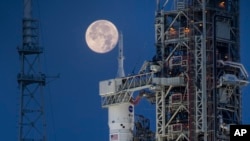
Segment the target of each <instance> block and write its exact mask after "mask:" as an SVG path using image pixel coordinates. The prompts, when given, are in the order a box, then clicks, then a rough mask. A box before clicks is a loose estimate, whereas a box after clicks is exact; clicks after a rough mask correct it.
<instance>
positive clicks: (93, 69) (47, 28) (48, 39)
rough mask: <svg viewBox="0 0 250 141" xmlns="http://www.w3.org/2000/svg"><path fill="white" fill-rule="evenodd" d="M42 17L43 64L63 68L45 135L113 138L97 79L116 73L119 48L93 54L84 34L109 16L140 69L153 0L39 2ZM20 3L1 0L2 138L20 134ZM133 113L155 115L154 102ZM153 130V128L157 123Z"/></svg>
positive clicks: (248, 26)
mask: <svg viewBox="0 0 250 141" xmlns="http://www.w3.org/2000/svg"><path fill="white" fill-rule="evenodd" d="M35 1H36V2H35V9H34V11H35V12H36V14H35V15H37V16H36V18H38V19H39V20H40V22H41V33H40V36H41V45H42V46H43V47H44V48H45V52H44V54H43V55H42V56H41V57H42V60H43V61H42V62H43V64H42V66H43V70H44V72H45V73H46V74H47V75H48V76H54V75H57V74H58V73H60V78H59V79H57V80H55V81H53V82H51V83H49V84H48V85H47V87H46V90H45V103H46V106H45V110H46V120H47V124H48V129H47V132H48V140H53V141H56V140H57V141H69V140H74V141H86V140H93V141H108V132H109V131H108V124H107V122H108V117H107V109H102V108H101V99H100V96H99V81H101V80H106V79H111V78H115V77H116V74H117V56H118V51H117V48H115V49H114V50H112V51H111V52H109V53H106V54H97V53H95V52H93V51H91V50H90V49H89V48H88V47H87V45H86V42H85V38H84V35H85V31H86V29H87V27H88V25H89V24H91V23H92V22H93V21H95V20H99V19H106V20H109V21H111V22H112V23H114V24H115V25H116V27H117V28H118V30H120V31H122V32H123V42H124V55H125V73H126V75H128V74H132V73H137V72H138V70H139V69H140V67H141V65H142V64H143V62H144V60H151V59H152V57H153V55H154V54H155V50H154V13H155V7H156V6H155V1H154V0H137V1H135V0H105V1H103V0H89V1H87V0H43V1H39V4H38V3H37V0H35ZM249 5H250V1H247V0H241V4H240V6H241V10H240V12H241V19H240V25H241V31H240V35H241V55H242V56H241V59H242V63H243V64H244V65H245V67H246V69H247V71H248V72H249V71H250V63H249V62H248V61H249V59H250V57H249V53H250V40H249V39H250V38H249V33H250V16H249V13H250V11H249ZM22 13H23V1H22V0H8V1H3V0H1V1H0V19H1V21H0V37H1V38H0V43H1V44H0V124H1V125H0V139H1V140H8V141H15V140H17V137H18V128H17V127H18V122H17V121H18V117H19V115H18V111H19V105H18V104H19V99H20V96H19V95H20V93H19V89H18V83H17V80H16V79H17V78H16V76H17V73H18V72H19V70H20V61H19V55H18V53H17V49H16V48H17V46H18V45H19V46H20V45H21V44H22V33H21V31H22V21H21V20H22V16H23V15H22ZM242 97H243V123H245V124H246V123H248V124H250V110H249V109H250V104H249V100H250V86H248V87H246V88H244V89H243V96H242ZM139 107H140V108H136V113H138V114H143V115H146V116H147V117H149V118H151V119H152V120H153V119H154V118H155V114H154V106H150V104H149V103H147V102H146V100H142V102H141V103H140V104H139ZM152 124H153V125H152V126H153V129H154V128H155V125H154V121H152Z"/></svg>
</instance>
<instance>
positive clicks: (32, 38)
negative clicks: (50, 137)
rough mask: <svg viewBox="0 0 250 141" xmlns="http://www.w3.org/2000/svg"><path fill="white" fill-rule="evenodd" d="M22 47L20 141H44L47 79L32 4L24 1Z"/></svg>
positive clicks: (27, 0)
mask: <svg viewBox="0 0 250 141" xmlns="http://www.w3.org/2000/svg"><path fill="white" fill-rule="evenodd" d="M23 14H24V15H23V23H22V24H23V25H22V27H23V28H22V46H20V47H18V48H17V50H18V53H19V57H20V72H19V73H18V76H17V81H18V84H19V88H20V111H19V128H18V132H19V136H18V140H19V141H26V140H27V141H28V140H29V141H31V140H32V141H46V132H45V127H46V122H45V112H44V103H43V97H44V95H43V89H44V86H45V84H46V81H45V79H46V75H45V74H44V73H42V68H41V60H40V55H41V54H42V53H43V48H42V47H41V46H40V44H39V23H38V20H36V19H34V18H33V15H32V0H24V13H23Z"/></svg>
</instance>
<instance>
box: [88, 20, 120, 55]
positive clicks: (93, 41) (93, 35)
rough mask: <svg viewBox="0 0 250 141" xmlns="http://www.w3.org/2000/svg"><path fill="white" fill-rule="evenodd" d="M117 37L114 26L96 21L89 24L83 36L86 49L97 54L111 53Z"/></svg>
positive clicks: (102, 21) (104, 21) (107, 22)
mask: <svg viewBox="0 0 250 141" xmlns="http://www.w3.org/2000/svg"><path fill="white" fill-rule="evenodd" d="M118 37H119V36H118V31H117V29H116V27H115V25H114V24H113V23H111V22H110V21H107V20H97V21H95V22H93V23H91V24H90V25H89V27H88V29H87V31H86V34H85V40H86V42H87V45H88V47H89V48H90V49H91V50H92V51H94V52H97V53H107V52H109V51H111V50H112V49H113V48H114V47H115V46H116V44H117V41H118Z"/></svg>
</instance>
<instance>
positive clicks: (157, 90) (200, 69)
mask: <svg viewBox="0 0 250 141" xmlns="http://www.w3.org/2000/svg"><path fill="white" fill-rule="evenodd" d="M156 4H157V8H156V13H155V49H156V54H155V56H154V57H153V59H152V60H150V61H145V62H144V64H143V65H142V67H141V69H140V71H139V72H138V74H136V75H132V76H127V77H121V78H115V79H110V80H106V81H101V82H100V96H101V98H102V107H111V106H113V105H121V104H123V103H128V102H130V103H132V104H134V103H135V101H136V98H134V97H135V96H134V95H133V94H134V93H133V92H135V91H139V96H140V97H145V98H148V99H150V101H153V103H155V107H156V115H155V117H156V131H155V138H156V140H157V141H218V140H219V141H229V126H230V125H232V124H241V122H242V121H241V119H242V117H241V116H242V114H241V110H242V107H241V103H242V100H241V96H242V92H241V89H242V87H243V86H245V85H247V84H248V74H247V72H246V70H245V68H244V66H243V65H242V64H241V63H240V61H241V60H240V37H239V35H240V34H239V0H171V1H168V0H157V1H156ZM123 105H124V104H123ZM134 139H135V138H134ZM110 141H113V140H110ZM116 141H125V140H123V139H122V138H119V136H118V137H117V138H116Z"/></svg>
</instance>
